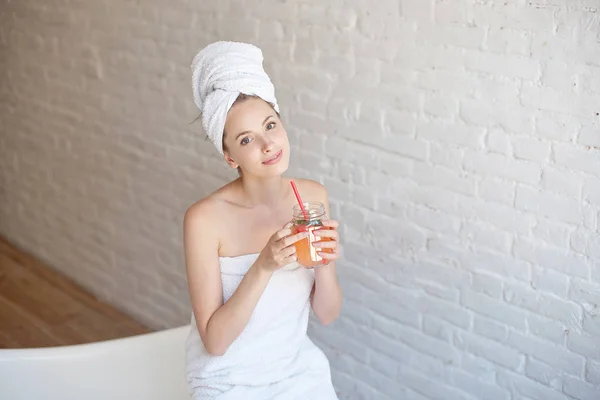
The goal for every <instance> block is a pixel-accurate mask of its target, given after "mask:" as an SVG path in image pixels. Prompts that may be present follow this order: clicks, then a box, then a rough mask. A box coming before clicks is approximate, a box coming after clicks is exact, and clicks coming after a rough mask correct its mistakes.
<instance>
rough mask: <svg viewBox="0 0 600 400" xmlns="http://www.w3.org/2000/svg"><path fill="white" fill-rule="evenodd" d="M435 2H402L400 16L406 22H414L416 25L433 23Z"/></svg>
mask: <svg viewBox="0 0 600 400" xmlns="http://www.w3.org/2000/svg"><path fill="white" fill-rule="evenodd" d="M434 9H435V2H434V1H433V0H424V1H420V2H414V1H411V0H402V2H401V10H402V16H403V17H404V18H405V19H406V20H408V21H414V22H417V23H418V24H421V23H424V24H427V23H430V22H433V18H434Z"/></svg>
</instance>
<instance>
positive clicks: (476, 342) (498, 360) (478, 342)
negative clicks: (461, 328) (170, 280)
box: [455, 332, 523, 370]
mask: <svg viewBox="0 0 600 400" xmlns="http://www.w3.org/2000/svg"><path fill="white" fill-rule="evenodd" d="M455 344H456V347H457V348H459V349H461V350H463V351H466V352H467V353H470V354H473V355H475V356H477V357H481V358H484V359H486V360H487V361H490V362H492V363H494V364H497V365H500V366H502V367H505V368H508V369H511V370H517V369H518V368H519V366H520V365H521V364H522V363H523V355H521V354H520V353H519V352H518V351H516V350H513V349H512V348H510V347H507V346H504V345H501V344H498V343H497V342H495V341H493V340H489V339H484V338H482V337H479V336H476V335H473V334H471V333H467V332H464V333H463V332H460V333H459V334H457V335H456V336H455ZM500 370H501V369H500Z"/></svg>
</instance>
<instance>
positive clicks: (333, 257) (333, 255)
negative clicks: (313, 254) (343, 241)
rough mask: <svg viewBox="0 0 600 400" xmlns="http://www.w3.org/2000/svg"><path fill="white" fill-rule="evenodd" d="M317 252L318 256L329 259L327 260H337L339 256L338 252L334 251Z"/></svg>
mask: <svg viewBox="0 0 600 400" xmlns="http://www.w3.org/2000/svg"><path fill="white" fill-rule="evenodd" d="M318 254H319V256H321V258H322V259H324V260H329V261H333V260H337V259H338V258H340V254H339V253H337V252H336V253H325V252H323V251H319V252H318Z"/></svg>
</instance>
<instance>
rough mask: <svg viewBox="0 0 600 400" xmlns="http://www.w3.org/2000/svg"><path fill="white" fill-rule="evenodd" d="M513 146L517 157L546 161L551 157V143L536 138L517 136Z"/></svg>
mask: <svg viewBox="0 0 600 400" xmlns="http://www.w3.org/2000/svg"><path fill="white" fill-rule="evenodd" d="M513 148H514V155H515V158H516V159H523V160H531V161H537V162H539V163H544V162H547V161H548V158H549V157H550V143H549V142H545V141H541V140H538V139H534V138H528V137H520V138H516V139H514V141H513Z"/></svg>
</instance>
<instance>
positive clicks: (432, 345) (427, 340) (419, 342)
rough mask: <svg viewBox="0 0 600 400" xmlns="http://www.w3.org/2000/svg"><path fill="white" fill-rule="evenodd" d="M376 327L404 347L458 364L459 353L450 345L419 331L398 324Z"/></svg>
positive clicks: (378, 325)
mask: <svg viewBox="0 0 600 400" xmlns="http://www.w3.org/2000/svg"><path fill="white" fill-rule="evenodd" d="M377 327H378V328H379V329H381V330H382V331H383V333H384V334H385V335H386V336H388V337H392V338H394V339H395V340H398V341H400V342H403V343H404V344H405V345H406V346H408V347H410V348H412V349H415V350H417V351H419V352H421V353H424V354H428V355H430V356H431V357H435V358H439V359H441V360H442V361H444V362H447V363H457V362H458V358H459V353H458V351H457V350H456V349H455V348H453V347H452V345H451V344H450V343H445V342H443V341H441V340H438V339H435V338H431V337H429V336H426V335H423V334H422V333H420V331H418V330H415V329H407V328H404V327H403V326H402V325H400V324H393V323H385V324H381V323H379V324H377Z"/></svg>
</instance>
